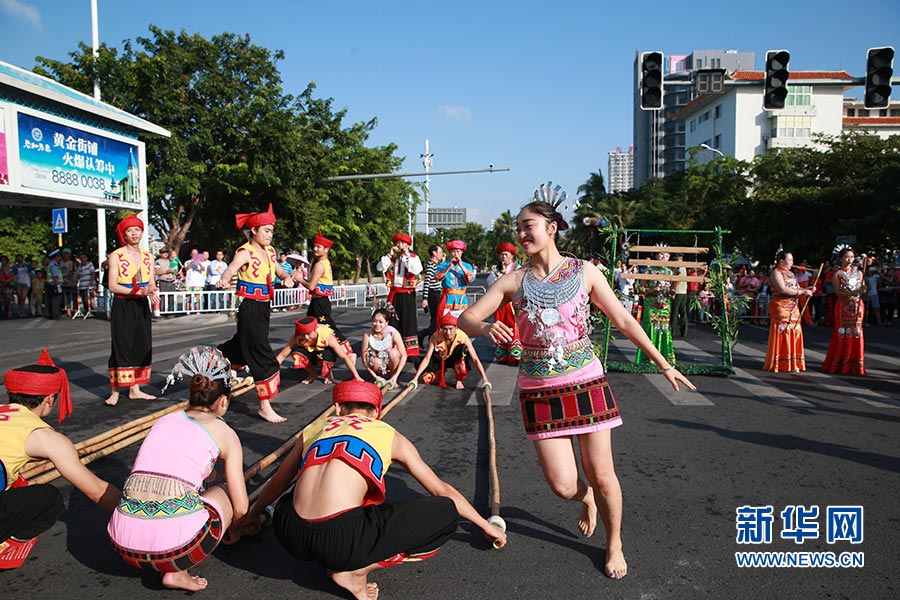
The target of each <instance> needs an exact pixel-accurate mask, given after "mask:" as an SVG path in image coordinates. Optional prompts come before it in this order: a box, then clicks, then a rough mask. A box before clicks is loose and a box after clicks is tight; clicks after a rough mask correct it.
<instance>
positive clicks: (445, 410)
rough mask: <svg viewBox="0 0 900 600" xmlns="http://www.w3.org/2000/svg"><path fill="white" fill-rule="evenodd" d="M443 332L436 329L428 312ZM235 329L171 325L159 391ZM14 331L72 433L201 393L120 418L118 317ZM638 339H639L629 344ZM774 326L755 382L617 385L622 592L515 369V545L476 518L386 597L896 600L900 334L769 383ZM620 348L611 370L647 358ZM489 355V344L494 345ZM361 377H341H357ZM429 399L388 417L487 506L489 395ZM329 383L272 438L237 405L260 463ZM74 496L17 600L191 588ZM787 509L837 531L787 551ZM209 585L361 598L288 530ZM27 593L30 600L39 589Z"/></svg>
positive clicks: (227, 558)
mask: <svg viewBox="0 0 900 600" xmlns="http://www.w3.org/2000/svg"><path fill="white" fill-rule="evenodd" d="M336 315H337V318H338V323H339V324H340V325H341V326H342V327H344V328H346V331H347V332H348V333H349V334H350V336H351V339H353V340H359V338H360V337H361V331H362V327H363V324H364V323H365V321H366V320H367V316H368V312H367V311H363V310H356V309H342V310H339V311H337V313H336ZM293 318H296V314H295V313H294V314H292V313H277V314H274V315H273V319H272V340H273V344H277V343H278V342H280V341H282V340H284V339H285V338H287V336H288V335H289V333H290V329H291V320H292V319H293ZM422 322H423V323H424V317H423V318H422ZM233 329H234V322H233V321H228V320H227V319H225V318H224V317H222V316H190V317H180V318H173V319H167V320H163V321H160V322H158V323H156V324H155V325H154V353H155V361H154V362H155V369H156V370H155V372H154V380H153V383H152V385H151V386H150V388H151V389H153V388H156V389H158V386H159V384H161V382H162V378H163V376H164V372H165V371H167V370H168V369H169V368H170V367H171V365H172V364H173V363H174V362H175V360H176V359H177V357H178V355H179V354H180V353H181V352H183V351H184V350H185V349H187V348H188V347H189V346H190V345H192V344H201V343H216V342H219V341H222V340H224V339H225V338H227V337H228V336H230V335H231V334H232V332H233ZM829 333H830V332H829V331H826V330H824V328H809V329H807V331H806V336H807V357H808V360H809V364H810V366H811V367H816V366H817V365H818V364H819V362H820V361H821V357H822V355H823V354H824V351H825V348H826V347H827V340H828V335H829ZM0 336H2V339H3V340H4V341H5V345H6V348H7V351H6V352H5V353H4V355H3V356H2V357H0V369H2V370H3V371H5V370H6V369H8V368H10V367H12V366H17V365H20V364H25V363H28V362H32V361H33V360H34V359H35V358H36V356H37V353H38V352H39V349H40V347H41V345H46V346H48V348H49V349H50V351H51V354H52V355H53V356H54V358H55V359H57V360H58V361H59V363H60V364H61V366H63V367H65V368H66V369H67V370H68V371H69V373H70V377H71V378H72V381H73V398H74V404H75V414H74V415H73V417H72V418H71V419H70V420H68V421H66V423H65V424H64V425H63V426H62V427H61V428H60V429H61V430H62V431H63V432H65V433H66V434H68V435H69V436H70V437H71V438H72V439H73V440H75V441H78V440H80V439H84V438H86V437H89V436H91V435H94V434H96V433H99V432H101V431H103V430H105V429H108V428H109V427H112V426H113V425H115V424H119V423H121V422H124V421H126V420H130V419H133V418H136V417H138V416H140V415H142V414H147V413H149V412H152V411H155V410H158V409H159V408H161V407H163V406H165V405H166V404H168V403H170V402H174V401H177V400H180V399H183V398H184V387H178V388H177V389H174V390H170V391H169V392H168V394H167V395H166V398H164V399H160V400H158V401H156V402H138V401H130V400H127V399H123V400H122V402H121V403H120V405H119V406H118V407H117V408H114V409H110V408H107V407H104V406H102V404H101V399H102V398H103V394H104V393H105V392H106V391H107V388H106V384H105V381H106V377H105V365H106V360H107V357H108V346H107V344H108V342H107V339H108V323H107V322H106V321H103V320H88V321H66V322H55V323H50V322H49V321H43V320H35V321H31V320H28V321H3V322H0ZM620 337H621V336H620ZM765 338H766V331H765V329H764V328H762V327H757V326H748V327H745V328H744V329H743V331H742V333H741V340H740V342H739V343H738V345H737V347H736V349H735V365H736V367H737V374H736V375H735V376H733V377H729V378H717V377H699V378H695V380H694V381H695V383H696V384H697V385H698V387H699V388H700V390H699V391H698V392H697V393H683V392H682V393H675V392H673V391H671V390H668V389H666V387H665V386H663V385H661V378H660V377H658V376H652V375H651V376H648V375H630V374H622V373H611V374H610V375H609V378H610V382H611V385H612V388H613V390H614V392H615V394H616V397H617V399H618V401H619V404H620V406H621V409H622V413H623V417H624V420H625V426H624V427H622V428H620V429H618V430H616V432H615V434H614V437H613V441H614V447H615V454H616V464H617V470H618V473H619V477H620V479H621V482H622V488H623V492H624V498H625V519H624V539H625V550H626V556H627V557H628V560H629V564H630V574H629V575H628V576H627V577H626V578H625V579H623V580H621V581H610V580H609V579H607V578H606V577H604V576H602V575H601V574H600V573H599V572H598V568H599V567H601V566H602V564H603V550H602V546H603V539H602V535H597V536H595V537H594V538H592V539H589V540H585V539H582V538H580V537H577V536H576V535H575V533H574V532H575V520H576V516H577V507H576V506H574V505H570V504H567V503H565V502H563V501H562V500H559V499H558V498H556V497H555V496H554V495H553V494H552V493H551V492H550V491H549V490H548V489H547V487H546V484H544V482H543V480H542V478H541V475H540V471H539V469H538V467H537V464H536V459H535V456H534V451H533V450H532V449H531V446H530V445H529V444H528V443H527V442H526V441H525V440H524V436H523V435H522V431H521V423H520V421H521V417H520V415H519V410H518V406H517V404H516V402H515V401H514V396H513V394H514V390H515V381H514V373H513V372H512V370H511V369H509V368H507V367H502V366H499V365H490V366H489V375H490V377H491V379H492V380H493V382H494V394H493V395H494V402H495V405H496V406H495V419H496V422H497V423H496V424H497V443H498V447H499V450H498V462H499V465H500V478H501V486H502V504H503V510H502V514H503V517H504V518H505V519H506V522H507V524H508V526H509V533H510V543H509V546H508V547H507V548H505V549H504V550H502V551H499V552H497V551H493V550H490V549H489V548H488V547H487V543H486V542H485V541H484V540H483V539H482V538H481V536H480V535H478V533H477V532H475V531H474V530H473V528H472V527H471V526H470V525H468V524H464V525H463V526H462V527H461V528H460V530H459V532H458V533H457V535H456V536H455V537H454V539H453V540H451V541H450V542H449V543H448V544H447V545H446V546H445V547H444V548H443V549H442V551H441V552H440V553H439V555H438V556H437V557H436V558H435V559H433V560H430V561H426V562H424V563H418V564H416V565H413V566H402V567H398V568H393V569H387V570H384V571H381V572H378V573H377V574H376V580H377V581H378V582H379V585H380V588H381V591H382V596H383V597H384V598H434V597H442V598H443V597H448V598H461V599H475V598H486V597H493V598H514V597H532V598H534V597H538V598H543V597H559V598H572V599H579V598H585V599H587V598H591V599H594V598H598V597H602V598H607V597H608V598H639V599H642V600H655V599H662V598H729V599H730V600H739V599H755V598H773V597H781V598H893V597H897V596H898V591H897V589H896V588H897V587H898V585H897V584H896V578H895V573H896V570H897V567H898V566H900V559H898V558H897V557H898V556H900V540H898V536H900V511H898V508H897V506H898V503H897V491H898V489H900V487H898V473H900V448H898V444H897V440H898V439H900V386H898V385H897V380H898V374H900V328H897V329H876V328H869V329H867V331H866V340H867V353H866V364H867V367H868V368H869V369H870V371H871V374H870V375H869V376H867V377H831V376H826V375H823V374H819V373H816V372H815V371H810V372H808V373H806V374H803V375H800V376H793V375H773V374H769V373H763V372H761V371H760V367H761V364H762V358H761V353H763V352H764V350H765ZM629 346H630V345H629V344H628V343H627V342H622V341H617V342H616V343H615V344H614V347H613V350H612V352H611V358H616V359H625V358H627V357H630V356H633V350H632V349H631V348H630V347H629ZM478 347H479V350H480V353H481V355H482V356H485V357H487V356H489V355H490V351H489V348H487V347H486V346H485V345H484V344H483V343H481V342H480V343H479V344H478ZM676 348H677V352H678V355H679V357H680V359H681V360H683V361H686V362H689V361H700V362H703V361H709V360H713V359H711V358H710V355H715V353H716V352H717V350H718V340H717V338H715V337H714V335H712V333H711V332H710V331H708V330H706V329H700V328H698V327H693V328H692V329H691V330H690V332H689V335H688V338H687V339H686V340H677V341H676ZM342 375H344V376H346V372H345V371H343V370H342V368H341V369H339V370H338V376H339V377H341V376H342ZM473 384H474V382H470V383H469V388H468V389H467V390H465V391H464V392H458V391H456V390H453V389H444V390H441V389H437V388H420V389H419V390H418V391H417V392H415V393H414V394H411V395H410V396H409V397H408V399H407V401H406V402H405V403H404V404H403V405H401V406H399V407H398V408H397V409H396V410H394V411H392V412H391V413H390V414H389V415H388V417H387V421H389V422H390V423H392V424H393V425H395V426H396V427H397V428H398V429H399V430H400V431H402V432H404V433H406V434H407V435H408V436H409V437H410V438H411V439H412V440H413V441H414V442H415V443H416V444H417V445H418V446H419V448H420V450H421V452H422V454H423V456H424V457H425V459H426V461H428V462H429V463H431V464H432V465H433V466H434V467H435V469H436V470H437V472H438V473H439V474H440V475H441V476H442V477H444V478H445V479H446V480H447V481H449V482H451V483H452V484H453V485H455V486H457V487H458V488H459V489H460V491H461V492H462V493H463V494H465V495H466V496H467V497H468V498H470V499H472V500H473V502H474V503H475V505H476V506H477V507H479V508H481V509H482V510H483V512H485V513H486V512H487V507H488V478H487V469H486V465H487V436H486V431H485V425H484V423H485V420H484V413H483V406H482V404H481V401H482V398H481V394H480V392H476V391H473V390H472V389H471V388H472V386H473ZM329 394H330V389H329V388H326V387H325V386H324V385H323V384H322V383H321V382H317V383H314V384H312V385H310V386H303V385H300V384H299V383H298V379H297V378H296V377H295V376H294V374H293V373H290V372H287V371H286V372H285V373H284V386H283V388H282V393H281V394H280V395H279V396H278V398H277V399H276V408H277V410H278V411H279V412H280V413H282V414H283V415H285V416H287V417H289V421H288V422H287V423H285V424H282V425H269V424H266V423H263V422H262V421H260V420H259V419H258V418H255V416H254V412H255V410H254V407H253V404H254V398H253V394H252V393H251V394H247V395H245V396H243V397H242V398H241V399H238V400H236V401H235V402H234V404H233V407H232V411H231V412H230V413H229V415H228V420H229V422H230V424H231V425H232V426H233V427H235V429H236V430H238V432H239V433H240V436H241V439H242V441H243V443H244V446H245V451H246V458H245V462H246V463H247V464H248V465H249V464H250V463H252V462H254V461H256V460H257V459H258V458H260V457H261V456H263V455H265V454H267V453H268V452H270V451H271V450H272V449H274V448H275V447H277V446H278V445H279V444H280V443H281V441H282V440H283V439H285V438H286V437H287V436H289V435H290V434H292V433H293V432H294V431H296V430H297V429H298V428H299V427H301V426H302V425H303V424H305V423H306V422H307V421H308V420H309V419H311V418H312V417H313V416H314V415H316V414H317V413H318V412H319V411H320V410H321V409H322V408H323V407H324V406H326V405H327V403H328V398H329ZM135 452H136V448H130V449H127V450H124V451H122V452H119V453H117V454H115V455H114V456H111V457H108V458H105V459H103V460H100V461H97V462H96V463H93V465H92V468H94V469H95V470H96V471H97V472H98V473H99V474H101V476H103V477H106V478H109V480H110V481H113V482H115V483H117V484H120V483H121V482H122V480H123V479H124V477H125V476H126V475H127V473H128V471H129V467H130V464H131V461H132V460H133V458H134V454H135ZM57 485H59V487H60V489H61V490H62V491H63V495H64V497H66V498H67V499H68V510H67V511H66V512H65V513H64V514H63V518H62V521H61V522H60V523H58V524H57V525H56V526H55V527H54V528H53V529H51V530H50V531H49V532H48V533H47V534H45V535H43V536H41V538H40V539H39V540H38V544H37V546H36V548H35V550H34V552H33V553H32V556H31V557H30V558H29V560H28V562H27V563H26V565H25V566H24V567H23V568H21V569H19V570H17V571H15V572H0V585H2V586H3V588H4V592H5V594H6V595H7V597H10V598H24V597H28V596H36V597H40V598H50V599H55V598H60V599H62V598H72V597H74V596H78V595H81V596H82V597H85V598H112V597H115V598H120V597H124V596H125V595H127V597H129V598H159V597H169V596H174V595H180V594H182V592H167V591H162V589H161V587H160V584H159V579H158V577H155V576H153V575H141V574H140V573H138V572H135V571H133V570H131V569H129V568H128V567H126V566H125V565H124V563H122V562H121V560H119V559H118V557H117V556H116V555H115V554H114V553H113V552H112V550H111V549H110V547H109V545H108V542H107V539H106V536H105V522H106V519H107V517H106V515H105V514H104V513H103V512H102V511H100V510H99V509H96V508H95V507H93V506H92V505H90V503H89V502H88V501H87V500H86V499H85V498H84V496H82V495H81V494H80V493H78V492H77V491H73V490H72V489H71V487H70V486H68V485H66V484H65V483H58V484H57ZM388 490H389V498H392V499H400V498H405V497H411V496H415V495H419V494H421V493H422V490H421V489H420V488H419V487H418V486H417V485H416V484H415V483H414V482H412V481H411V480H410V479H409V478H408V477H406V476H405V475H403V474H401V473H400V472H399V471H397V472H395V471H392V472H391V474H390V475H389V476H388ZM745 505H748V506H767V505H771V506H773V508H774V512H775V525H774V527H773V532H774V533H773V535H774V539H773V541H772V543H770V544H763V545H757V546H740V545H738V544H737V543H736V509H737V507H741V506H745ZM788 505H806V506H810V505H817V506H819V507H820V508H821V511H822V513H823V514H822V515H821V517H820V518H819V519H818V522H819V524H820V528H821V535H820V537H819V538H818V539H813V540H807V541H806V542H805V543H804V544H803V545H797V544H795V543H794V542H793V541H791V540H787V539H780V538H779V532H780V531H781V529H782V527H781V519H780V516H779V515H780V511H781V510H782V509H783V508H784V507H786V506H788ZM839 505H842V506H843V505H850V506H854V505H862V506H864V534H865V537H864V541H863V542H862V543H861V544H856V545H851V544H850V543H849V542H846V541H839V542H837V543H835V544H828V543H826V540H825V518H824V512H825V510H826V507H828V506H839ZM748 549H755V550H775V551H797V550H809V551H835V552H838V553H839V552H843V551H861V552H863V553H864V559H865V566H864V567H863V568H858V569H825V568H816V569H812V568H811V569H774V568H767V569H739V568H737V567H736V566H735V552H737V551H741V550H748ZM196 572H197V573H199V574H202V575H204V576H206V577H208V578H209V579H210V588H209V589H208V591H206V592H205V594H206V595H208V596H209V597H214V598H242V599H243V598H246V597H248V594H254V595H260V594H265V595H266V596H267V597H270V598H288V597H303V598H313V599H317V598H321V599H326V598H339V597H347V596H345V595H342V593H341V591H340V590H339V589H338V588H336V587H335V586H333V585H332V584H330V583H329V582H328V581H327V580H326V579H325V577H324V575H323V573H322V571H321V570H320V569H319V568H318V567H316V566H314V565H312V564H307V563H297V562H295V561H292V560H291V559H290V558H289V557H288V556H287V555H286V553H284V552H283V551H282V549H281V547H280V546H279V544H278V542H277V540H275V537H274V535H273V534H272V532H271V530H267V531H265V532H264V533H263V535H262V536H261V537H260V538H259V539H255V540H247V541H244V542H242V543H241V544H239V545H237V546H235V547H222V548H220V549H219V550H217V551H216V554H215V556H214V557H213V558H211V559H209V560H207V561H206V562H205V563H204V564H203V565H201V566H200V567H199V568H198V569H197V570H196ZM26 594H27V595H28V596H26Z"/></svg>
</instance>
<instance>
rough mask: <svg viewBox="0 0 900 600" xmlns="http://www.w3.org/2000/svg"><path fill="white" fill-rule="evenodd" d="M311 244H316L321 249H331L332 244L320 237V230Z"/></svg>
mask: <svg viewBox="0 0 900 600" xmlns="http://www.w3.org/2000/svg"><path fill="white" fill-rule="evenodd" d="M313 244H318V245H319V246H322V247H323V248H331V246H332V245H333V244H334V242H332V241H331V240H329V239H328V238H327V237H325V236H324V235H322V231H321V230H320V231H319V233H317V234H316V237H315V238H314V239H313Z"/></svg>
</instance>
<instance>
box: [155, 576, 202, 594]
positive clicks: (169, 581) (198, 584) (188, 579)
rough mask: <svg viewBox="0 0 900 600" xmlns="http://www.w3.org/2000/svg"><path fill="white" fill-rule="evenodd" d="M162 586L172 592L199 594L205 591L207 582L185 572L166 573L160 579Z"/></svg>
mask: <svg viewBox="0 0 900 600" xmlns="http://www.w3.org/2000/svg"><path fill="white" fill-rule="evenodd" d="M162 584H163V586H165V587H167V588H171V589H174V590H188V591H189V592H199V591H200V590H203V589H206V586H207V585H209V582H208V581H207V580H206V579H204V578H203V577H199V576H197V575H191V574H189V573H188V572H187V571H177V572H175V573H166V574H164V575H163V578H162Z"/></svg>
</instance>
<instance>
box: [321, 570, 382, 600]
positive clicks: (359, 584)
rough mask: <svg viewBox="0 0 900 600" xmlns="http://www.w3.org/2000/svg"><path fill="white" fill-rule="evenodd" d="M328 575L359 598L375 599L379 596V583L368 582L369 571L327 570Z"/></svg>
mask: <svg viewBox="0 0 900 600" xmlns="http://www.w3.org/2000/svg"><path fill="white" fill-rule="evenodd" d="M327 573H328V576H329V577H331V580H332V581H334V582H335V583H336V584H338V585H339V586H341V587H342V588H344V589H345V590H347V591H348V592H350V593H351V594H353V597H354V598H356V599H357V600H375V599H376V598H378V584H377V583H368V582H366V578H367V573H366V572H365V571H364V570H362V569H360V570H359V571H349V572H348V571H342V572H340V573H336V572H334V571H327Z"/></svg>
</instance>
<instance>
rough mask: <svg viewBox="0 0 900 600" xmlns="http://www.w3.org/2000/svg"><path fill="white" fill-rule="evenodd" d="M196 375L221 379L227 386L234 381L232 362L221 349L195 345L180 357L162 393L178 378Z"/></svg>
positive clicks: (179, 379) (167, 378)
mask: <svg viewBox="0 0 900 600" xmlns="http://www.w3.org/2000/svg"><path fill="white" fill-rule="evenodd" d="M194 375H203V376H204V377H206V378H208V379H212V380H216V379H221V380H223V381H224V382H225V387H226V388H230V387H231V385H232V383H233V382H234V375H233V373H232V371H231V363H230V362H228V359H227V358H225V356H224V355H223V354H222V353H221V352H220V351H219V350H217V349H216V348H210V347H209V346H194V347H193V348H191V349H190V350H188V351H187V352H185V353H184V354H182V355H181V356H180V357H179V358H178V362H177V363H175V366H174V367H173V368H172V372H171V373H169V375H168V377H166V385H164V386H163V389H162V393H163V394H165V393H166V388H168V387H169V386H170V385H172V384H173V383H175V380H176V379H177V380H178V381H181V380H182V379H183V378H184V377H185V376H186V377H187V378H188V379H190V378H191V377H193V376H194Z"/></svg>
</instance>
